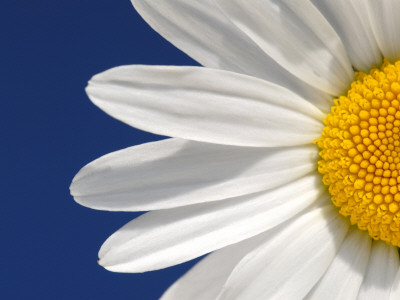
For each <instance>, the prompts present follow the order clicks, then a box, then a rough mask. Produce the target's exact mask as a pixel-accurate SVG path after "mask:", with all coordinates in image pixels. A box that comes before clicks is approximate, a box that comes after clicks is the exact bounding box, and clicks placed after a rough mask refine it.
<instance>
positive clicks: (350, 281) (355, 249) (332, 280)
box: [305, 226, 371, 300]
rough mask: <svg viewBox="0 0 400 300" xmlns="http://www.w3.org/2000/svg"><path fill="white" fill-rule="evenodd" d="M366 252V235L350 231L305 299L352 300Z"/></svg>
mask: <svg viewBox="0 0 400 300" xmlns="http://www.w3.org/2000/svg"><path fill="white" fill-rule="evenodd" d="M370 251H371V238H370V237H369V235H368V233H367V232H365V231H361V230H359V229H358V228H357V227H355V226H353V227H351V228H350V230H349V232H348V234H347V236H346V238H345V240H344V242H343V244H342V246H341V247H340V249H339V252H338V253H337V255H336V256H335V258H334V260H333V261H332V263H331V264H330V266H329V268H328V270H327V271H326V272H325V274H324V275H323V276H322V278H321V279H320V281H319V282H318V283H317V284H316V285H315V286H314V288H313V289H312V290H311V291H310V293H309V294H308V295H307V297H305V299H307V300H311V299H313V300H319V299H324V300H336V299H356V298H357V295H358V292H359V290H360V286H361V283H362V281H363V278H364V274H365V270H366V269H367V265H368V260H369V255H370Z"/></svg>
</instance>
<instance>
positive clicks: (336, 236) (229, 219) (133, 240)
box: [71, 0, 400, 300]
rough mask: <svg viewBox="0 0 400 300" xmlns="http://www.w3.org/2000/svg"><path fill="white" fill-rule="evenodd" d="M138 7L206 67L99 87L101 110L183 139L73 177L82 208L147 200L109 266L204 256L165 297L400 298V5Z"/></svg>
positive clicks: (174, 2)
mask: <svg viewBox="0 0 400 300" xmlns="http://www.w3.org/2000/svg"><path fill="white" fill-rule="evenodd" d="M132 3H133V6H134V7H135V8H136V10H137V11H138V12H139V13H140V14H141V16H142V17H143V18H144V19H145V20H146V21H147V22H148V23H149V24H150V26H152V27H153V28H154V29H155V30H156V31H157V32H159V33H160V34H161V35H162V36H164V37H165V38H166V39H167V40H169V41H170V42H171V43H173V44H174V45H175V46H176V47H178V48H179V49H181V50H182V51H184V52H185V53H187V54H188V55H189V56H191V57H192V58H194V59H195V60H197V61H198V62H199V63H200V64H201V65H202V66H204V67H175V66H142V65H134V66H122V67H117V68H114V69H111V70H108V71H105V72H104V73H101V74H98V75H96V76H94V77H93V78H92V79H91V80H90V82H89V85H88V87H87V90H86V91H87V94H88V96H89V98H90V99H91V100H92V102H93V103H94V104H95V105H97V106H98V107H100V108H101V109H102V110H104V111H105V112H106V113H108V114H109V115H111V116H113V117H115V118H117V119H118V120H121V121H122V122H125V123H127V124H129V125H131V126H133V127H136V128H139V129H142V130H146V131H149V132H152V133H156V134H161V135H166V136H170V137H172V138H170V139H166V140H163V141H158V142H153V143H148V144H144V145H138V146H133V147H131V148H127V149H123V150H119V151H117V152H114V153H111V154H108V155H105V156H103V157H101V158H99V159H97V160H95V161H93V162H92V163H90V164H88V165H87V166H85V167H84V168H83V169H82V170H81V171H79V173H78V174H77V175H76V176H75V178H74V180H73V182H72V185H71V193H72V195H73V196H74V198H75V200H76V201H77V202H78V203H80V204H82V205H84V206H87V207H90V208H94V209H102V210H110V211H150V212H148V213H146V214H144V215H142V216H140V217H138V218H136V219H134V220H133V221H131V222H130V223H128V224H126V225H125V226H123V227H122V228H121V229H119V230H118V231H117V232H116V233H114V234H113V235H112V236H111V237H110V238H109V239H107V240H106V242H105V243H104V244H103V246H102V247H101V249H100V252H99V259H100V260H99V263H100V264H101V265H102V266H104V267H105V268H106V269H108V270H110V271H115V272H145V271H151V270H156V269H161V268H166V267H169V266H172V265H176V264H179V263H183V262H186V261H188V260H191V259H194V258H196V257H200V256H202V255H204V254H208V253H210V254H208V255H207V256H206V257H205V258H204V259H202V260H201V261H200V262H199V263H198V264H196V265H195V266H194V267H193V268H192V269H191V270H190V271H189V272H188V273H187V274H185V275H184V276H183V277H181V278H180V279H179V280H178V281H177V282H176V283H175V284H173V285H172V286H171V287H170V288H169V289H168V290H167V291H166V292H165V294H164V295H163V296H162V299H179V300H181V299H303V298H305V299H400V271H399V270H400V268H399V266H400V265H399V254H398V247H399V246H400V18H399V17H398V12H399V11H400V1H397V0H387V1H361V0H358V1H357V0H353V1H351V0H347V1H346V0H339V1H330V0H314V1H303V0H302V1H300V0H298V1H296V0H293V1H290V0H288V1H284V0H282V1H274V0H270V1H269V0H250V1H248V0H199V1H186V0H170V1H164V0H151V1H150V0H132Z"/></svg>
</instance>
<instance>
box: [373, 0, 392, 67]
mask: <svg viewBox="0 0 400 300" xmlns="http://www.w3.org/2000/svg"><path fill="white" fill-rule="evenodd" d="M368 5H369V11H368V12H369V19H370V22H371V26H372V30H373V33H374V35H375V39H376V41H377V43H378V45H379V48H380V49H381V51H382V53H383V55H384V56H385V57H386V58H388V59H390V60H392V61H393V60H397V59H400V30H399V28H400V18H399V11H400V1H398V0H385V1H368Z"/></svg>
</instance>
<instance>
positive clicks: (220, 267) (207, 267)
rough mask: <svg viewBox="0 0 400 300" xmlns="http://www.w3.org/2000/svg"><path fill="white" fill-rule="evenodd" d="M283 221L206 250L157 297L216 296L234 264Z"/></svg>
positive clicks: (200, 299) (194, 298) (196, 298)
mask: <svg viewBox="0 0 400 300" xmlns="http://www.w3.org/2000/svg"><path fill="white" fill-rule="evenodd" d="M291 221H292V220H289V221H287V222H291ZM287 222H285V223H284V224H281V225H279V226H278V227H276V228H274V229H272V230H269V231H267V232H265V233H262V234H259V235H257V236H255V237H252V238H249V239H247V240H244V241H242V242H239V243H236V244H233V245H230V246H227V247H224V248H222V249H220V250H217V251H214V252H213V253H210V254H209V255H207V256H206V257H205V258H203V259H202V260H201V261H200V262H198V263H197V264H196V265H195V266H194V267H192V268H191V269H190V270H189V271H188V272H187V273H186V274H184V275H183V276H182V277H181V278H179V279H178V280H177V281H176V282H175V283H174V284H173V285H171V286H170V287H169V288H168V290H167V291H166V292H165V293H164V294H163V295H162V297H161V300H175V299H179V300H204V299H216V297H217V296H218V294H219V293H220V291H221V289H222V287H223V286H224V283H225V281H226V280H227V279H228V277H229V274H230V273H231V272H232V270H233V269H234V268H235V266H236V264H237V263H238V262H239V261H240V260H241V259H242V258H243V257H244V256H245V255H246V254H247V253H249V252H250V251H251V250H252V249H253V248H255V247H257V246H258V245H259V244H260V243H261V242H262V241H263V240H265V238H266V236H271V235H273V234H274V233H275V232H277V231H279V230H280V229H281V228H282V226H285V225H286V224H287Z"/></svg>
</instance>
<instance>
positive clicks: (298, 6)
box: [217, 0, 353, 95]
mask: <svg viewBox="0 0 400 300" xmlns="http://www.w3.org/2000/svg"><path fill="white" fill-rule="evenodd" d="M217 3H218V4H219V5H220V7H221V9H222V10H223V11H224V12H225V13H226V14H227V16H228V17H229V18H230V20H231V21H232V22H233V23H234V24H235V25H236V26H238V27H239V28H240V29H241V30H242V31H243V32H245V33H246V34H247V35H248V36H249V37H250V38H251V39H252V40H253V41H255V42H256V43H257V44H258V45H259V46H260V48H261V49H263V50H264V51H265V52H266V53H267V54H268V55H269V56H271V57H272V58H273V59H275V60H276V61H277V62H278V63H279V64H280V65H281V66H283V67H284V68H285V69H287V70H288V71H289V72H291V73H292V74H293V75H295V76H297V77H298V78H301V79H302V80H303V81H305V82H307V83H308V84H309V85H311V86H314V87H315V88H318V89H321V90H323V91H325V92H327V93H330V94H332V95H339V94H341V93H342V92H344V91H345V90H346V88H347V87H348V86H349V84H350V83H351V81H352V79H353V71H352V69H351V63H350V61H349V60H348V57H347V55H346V51H345V49H344V47H343V44H342V42H341V40H340V38H339V37H338V35H337V34H336V32H335V31H334V30H333V28H332V27H331V26H330V24H329V23H328V22H327V21H326V19H325V18H324V17H323V16H322V15H321V13H320V12H319V11H318V10H317V9H316V8H315V6H314V5H312V3H311V2H309V1H274V0H254V1H246V0H217Z"/></svg>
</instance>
